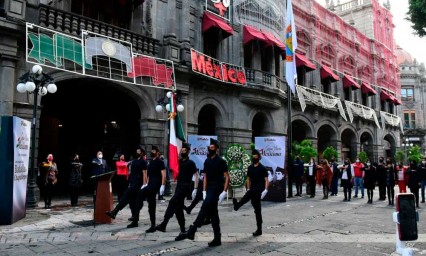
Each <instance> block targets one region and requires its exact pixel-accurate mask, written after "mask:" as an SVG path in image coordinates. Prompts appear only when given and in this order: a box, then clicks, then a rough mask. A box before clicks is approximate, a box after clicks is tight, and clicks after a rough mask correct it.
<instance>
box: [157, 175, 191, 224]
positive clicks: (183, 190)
mask: <svg viewBox="0 0 426 256" xmlns="http://www.w3.org/2000/svg"><path fill="white" fill-rule="evenodd" d="M190 191H191V185H190V184H188V185H181V184H179V183H178V184H177V186H176V189H175V193H174V195H173V197H172V198H171V199H170V201H169V205H168V206H167V209H166V212H165V213H164V220H163V222H164V223H167V222H168V221H169V220H170V219H171V218H172V217H173V215H176V219H177V221H178V223H179V227H180V229H181V231H182V232H184V231H185V216H184V214H183V206H184V202H185V198H186V196H187V195H188V194H189V193H190Z"/></svg>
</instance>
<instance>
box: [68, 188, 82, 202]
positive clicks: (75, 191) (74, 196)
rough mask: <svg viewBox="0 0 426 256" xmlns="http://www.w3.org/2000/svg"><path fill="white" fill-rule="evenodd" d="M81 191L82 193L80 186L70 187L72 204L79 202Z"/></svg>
mask: <svg viewBox="0 0 426 256" xmlns="http://www.w3.org/2000/svg"><path fill="white" fill-rule="evenodd" d="M79 193H80V187H70V199H71V206H75V205H77V204H78V195H79Z"/></svg>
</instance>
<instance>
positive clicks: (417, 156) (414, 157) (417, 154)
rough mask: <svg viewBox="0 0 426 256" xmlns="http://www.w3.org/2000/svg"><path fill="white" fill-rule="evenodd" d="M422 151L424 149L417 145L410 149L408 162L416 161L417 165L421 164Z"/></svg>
mask: <svg viewBox="0 0 426 256" xmlns="http://www.w3.org/2000/svg"><path fill="white" fill-rule="evenodd" d="M421 150H422V149H421V148H420V147H419V146H417V145H415V146H414V147H412V148H410V149H409V151H408V160H409V161H416V163H419V162H420V161H421V160H422V158H423V156H422V151H421Z"/></svg>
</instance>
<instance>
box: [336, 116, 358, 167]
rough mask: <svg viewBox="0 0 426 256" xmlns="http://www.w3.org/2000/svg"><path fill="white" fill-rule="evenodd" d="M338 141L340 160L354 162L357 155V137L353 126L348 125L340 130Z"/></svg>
mask: <svg viewBox="0 0 426 256" xmlns="http://www.w3.org/2000/svg"><path fill="white" fill-rule="evenodd" d="M340 140H341V142H342V152H341V156H342V158H343V159H344V158H347V157H348V158H350V159H351V160H352V161H353V160H355V158H356V156H357V154H358V144H359V137H358V133H357V132H356V129H355V127H354V126H353V125H351V124H348V125H345V126H343V127H342V128H341V129H340Z"/></svg>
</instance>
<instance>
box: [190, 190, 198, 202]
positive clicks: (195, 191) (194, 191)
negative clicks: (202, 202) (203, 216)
mask: <svg viewBox="0 0 426 256" xmlns="http://www.w3.org/2000/svg"><path fill="white" fill-rule="evenodd" d="M196 195H197V189H196V188H194V190H192V195H191V196H192V200H194V199H195V196H196Z"/></svg>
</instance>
